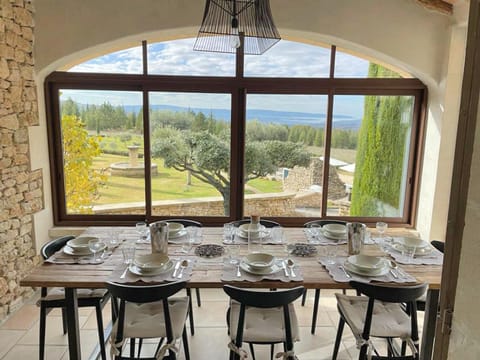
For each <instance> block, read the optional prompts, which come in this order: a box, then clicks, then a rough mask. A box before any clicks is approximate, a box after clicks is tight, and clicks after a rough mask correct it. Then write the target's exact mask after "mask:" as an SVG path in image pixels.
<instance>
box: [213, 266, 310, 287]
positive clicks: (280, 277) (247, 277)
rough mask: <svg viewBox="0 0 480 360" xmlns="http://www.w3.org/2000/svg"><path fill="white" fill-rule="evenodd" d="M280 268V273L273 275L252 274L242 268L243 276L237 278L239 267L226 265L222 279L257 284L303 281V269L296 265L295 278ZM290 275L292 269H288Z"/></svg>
mask: <svg viewBox="0 0 480 360" xmlns="http://www.w3.org/2000/svg"><path fill="white" fill-rule="evenodd" d="M277 265H278V266H279V271H277V272H275V273H273V274H265V275H262V274H258V275H257V274H251V273H249V272H247V271H245V270H243V269H242V268H240V274H241V276H240V277H238V276H237V266H236V265H232V264H225V265H224V267H223V272H222V277H221V278H220V279H221V280H222V281H250V282H256V281H262V280H274V281H282V282H290V281H303V275H302V271H301V269H300V268H299V267H298V265H295V266H294V267H293V270H294V271H295V275H296V276H295V277H292V276H290V275H289V276H285V271H284V270H283V268H282V267H281V266H280V265H279V264H278V262H277ZM287 272H288V274H290V269H289V268H287Z"/></svg>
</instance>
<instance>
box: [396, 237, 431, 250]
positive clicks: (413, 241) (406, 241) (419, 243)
mask: <svg viewBox="0 0 480 360" xmlns="http://www.w3.org/2000/svg"><path fill="white" fill-rule="evenodd" d="M393 242H394V243H397V244H400V245H403V246H415V247H417V248H419V249H420V248H426V247H429V246H430V244H429V243H428V242H427V241H425V240H422V239H418V238H413V237H395V238H393Z"/></svg>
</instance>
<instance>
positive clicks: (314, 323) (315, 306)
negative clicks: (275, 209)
mask: <svg viewBox="0 0 480 360" xmlns="http://www.w3.org/2000/svg"><path fill="white" fill-rule="evenodd" d="M326 224H342V225H346V224H347V222H346V221H341V220H313V221H309V222H307V223H305V224H303V227H306V228H308V227H311V226H312V225H318V226H323V225H326ZM306 299H307V289H305V291H304V293H303V296H302V306H305V301H306ZM319 302H320V289H315V298H314V301H313V314H312V325H311V329H310V332H311V333H312V334H315V328H316V326H317V315H318V303H319Z"/></svg>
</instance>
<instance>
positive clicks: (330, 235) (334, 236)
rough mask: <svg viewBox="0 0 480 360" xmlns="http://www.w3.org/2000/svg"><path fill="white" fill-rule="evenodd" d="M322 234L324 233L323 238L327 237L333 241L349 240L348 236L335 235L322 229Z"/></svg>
mask: <svg viewBox="0 0 480 360" xmlns="http://www.w3.org/2000/svg"><path fill="white" fill-rule="evenodd" d="M320 232H321V233H322V235H323V236H325V237H326V238H327V239H332V240H345V239H346V238H347V235H346V234H344V235H335V234H332V233H330V232H328V231H326V230H324V229H320Z"/></svg>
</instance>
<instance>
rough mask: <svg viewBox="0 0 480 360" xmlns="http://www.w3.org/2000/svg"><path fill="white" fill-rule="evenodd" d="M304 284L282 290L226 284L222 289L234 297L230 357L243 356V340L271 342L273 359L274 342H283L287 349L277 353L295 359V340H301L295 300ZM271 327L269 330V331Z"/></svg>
mask: <svg viewBox="0 0 480 360" xmlns="http://www.w3.org/2000/svg"><path fill="white" fill-rule="evenodd" d="M303 289H304V288H303V287H296V288H293V289H288V290H279V291H255V290H247V289H240V288H237V287H233V286H230V285H225V286H224V287H223V290H224V291H225V293H227V295H228V296H229V297H230V298H231V301H230V308H229V312H228V313H227V323H228V330H229V334H230V339H231V342H230V343H229V349H230V360H234V359H240V358H242V359H243V358H244V357H245V355H246V351H245V350H244V349H242V343H243V342H246V343H248V344H249V346H250V352H251V353H252V357H253V359H255V353H254V350H253V344H270V346H271V350H270V357H271V358H272V359H273V352H274V344H277V343H283V346H284V352H282V353H279V354H277V355H276V357H282V356H283V358H284V359H294V358H295V354H294V350H293V342H294V341H298V339H299V336H298V321H297V316H296V313H295V308H294V306H293V301H295V300H296V299H297V298H299V297H300V296H301V295H302V293H303ZM267 329H268V331H266V330H267Z"/></svg>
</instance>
